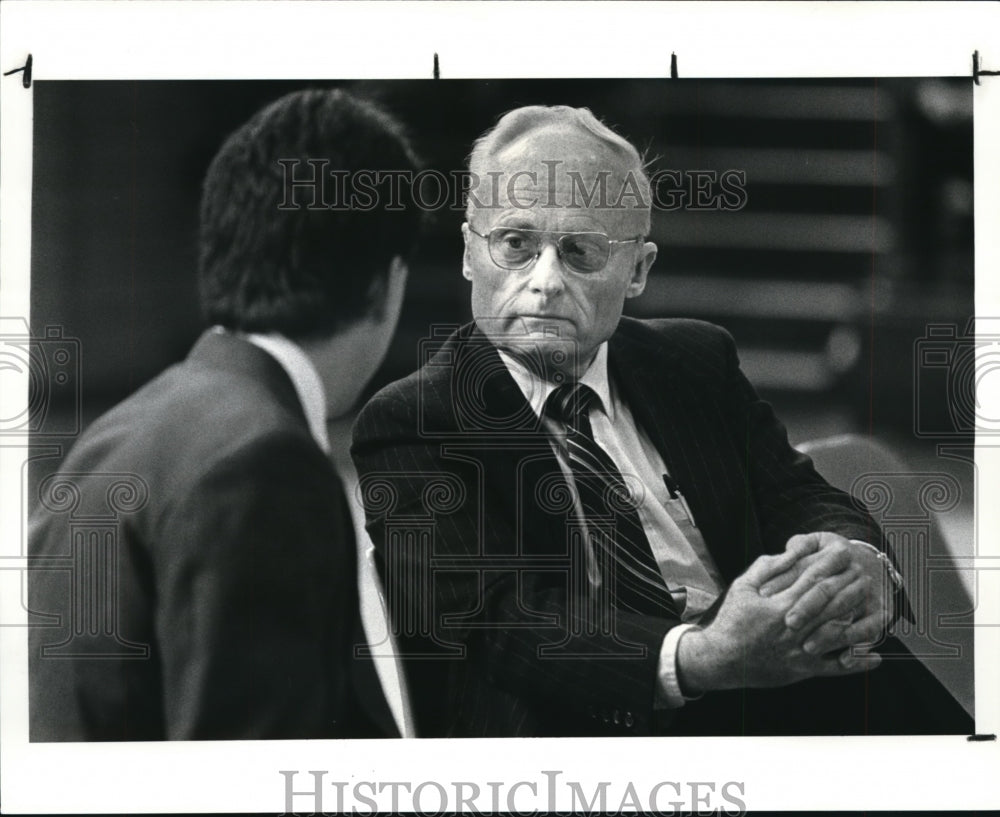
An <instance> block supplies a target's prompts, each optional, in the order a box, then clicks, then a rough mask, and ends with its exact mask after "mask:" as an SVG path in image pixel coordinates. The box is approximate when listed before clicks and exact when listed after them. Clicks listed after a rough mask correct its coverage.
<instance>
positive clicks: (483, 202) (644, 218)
mask: <svg viewBox="0 0 1000 817" xmlns="http://www.w3.org/2000/svg"><path fill="white" fill-rule="evenodd" d="M469 170H470V172H471V173H472V176H473V179H472V187H471V188H470V191H469V193H470V195H469V201H468V207H467V210H466V217H467V218H468V220H469V221H470V222H472V221H473V218H474V214H475V212H476V210H477V209H483V208H484V207H490V206H494V207H495V206H496V205H499V206H500V207H510V206H513V207H518V208H522V209H531V208H534V207H542V208H545V209H564V210H574V209H583V208H595V209H602V210H607V211H609V212H612V211H620V212H618V215H619V216H620V217H622V218H620V219H616V220H620V221H622V223H623V225H628V228H629V229H634V230H635V231H637V232H640V233H641V234H643V235H645V234H648V232H649V209H650V203H651V193H650V187H649V179H648V178H647V176H646V174H645V171H644V170H643V167H642V158H641V157H640V155H639V152H638V151H637V150H636V149H635V148H634V147H633V146H632V145H631V144H630V143H629V142H628V141H627V140H626V139H624V138H622V137H621V136H619V135H618V134H617V133H615V132H614V131H613V130H611V129H610V128H608V127H607V126H606V125H604V124H603V123H602V122H601V121H600V120H598V119H597V117H595V116H594V115H593V114H592V113H591V112H590V111H589V110H587V109H586V108H570V107H567V106H565V105H557V106H552V107H546V106H541V105H533V106H529V107H525V108H517V109H516V110H513V111H510V112H509V113H507V114H505V115H504V116H503V117H501V118H500V121H499V122H497V124H496V126H495V127H494V128H492V129H491V130H489V131H487V132H486V133H485V134H484V135H483V136H482V137H480V138H479V139H478V140H477V141H476V142H475V144H474V145H473V148H472V152H471V154H470V156H469Z"/></svg>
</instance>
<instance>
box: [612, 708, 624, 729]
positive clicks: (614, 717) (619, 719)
mask: <svg viewBox="0 0 1000 817" xmlns="http://www.w3.org/2000/svg"><path fill="white" fill-rule="evenodd" d="M611 719H612V720H613V721H614V722H615V726H617V725H618V724H620V723H621V722H622V713H621V712H619V711H618V710H617V709H616V710H615V714H614V715H612V716H611Z"/></svg>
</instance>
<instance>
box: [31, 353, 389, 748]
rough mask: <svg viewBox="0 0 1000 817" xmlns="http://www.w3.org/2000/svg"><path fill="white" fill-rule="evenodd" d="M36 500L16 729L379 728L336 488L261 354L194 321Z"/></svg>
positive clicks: (50, 736)
mask: <svg viewBox="0 0 1000 817" xmlns="http://www.w3.org/2000/svg"><path fill="white" fill-rule="evenodd" d="M116 483H117V484H118V485H119V487H118V488H116V489H115V488H112V487H111V486H112V485H113V484H116ZM123 486H127V487H123ZM40 495H41V502H42V504H41V505H40V506H39V510H38V512H37V513H36V514H35V515H34V517H33V519H32V521H31V531H30V554H31V568H32V569H31V570H30V592H29V605H30V609H31V611H32V613H33V615H34V616H35V617H36V622H44V623H47V624H48V625H49V626H44V627H42V626H36V627H34V628H32V630H31V655H30V688H31V698H30V707H31V710H30V723H31V739H32V740H41V741H46V740H157V739H166V738H169V739H232V738H246V739H264V738H333V737H350V736H377V735H380V734H382V733H383V729H392V728H393V727H392V726H391V725H390V724H391V716H388V710H387V709H385V703H384V701H383V700H380V695H379V693H378V692H377V691H376V692H374V694H373V698H374V700H375V702H376V705H377V706H378V705H380V706H381V709H379V710H378V712H377V713H376V714H375V715H374V716H373V717H374V719H375V721H379V722H380V724H381V725H380V726H376V725H375V722H374V721H373V720H372V719H371V718H370V717H369V716H368V715H367V714H365V713H363V712H362V711H361V709H362V708H361V706H360V705H359V701H358V697H357V693H356V692H355V686H356V684H355V683H353V682H352V681H351V674H352V671H353V670H354V668H355V665H356V663H357V662H355V661H354V660H352V648H353V645H354V644H355V643H356V642H357V641H358V640H359V633H360V626H359V624H358V621H359V613H358V602H357V589H356V553H355V540H354V535H353V530H352V527H351V522H350V514H349V511H348V508H347V507H346V505H345V502H346V500H345V497H344V494H343V491H342V489H341V485H340V481H339V479H338V477H337V475H336V473H335V472H334V470H333V467H332V465H331V464H330V462H329V461H328V460H327V457H326V456H325V455H324V454H323V452H322V451H321V450H320V448H319V447H318V446H317V445H316V443H315V442H314V440H313V438H312V437H311V436H310V433H309V428H308V426H307V423H306V419H305V415H304V414H303V410H302V406H301V404H300V402H299V400H298V397H297V395H296V393H295V390H294V387H293V385H292V382H291V380H290V379H289V377H288V375H287V374H286V372H285V371H284V370H283V369H282V368H281V366H280V365H279V364H278V363H277V361H276V360H274V359H273V358H272V357H271V356H270V355H268V354H267V353H265V352H264V351H262V350H261V349H259V348H257V347H255V346H253V345H252V344H250V343H248V342H246V341H243V340H240V339H238V338H236V337H233V336H229V335H222V334H216V333H206V334H205V335H204V336H203V337H202V338H201V339H200V340H199V341H198V343H197V345H196V346H195V347H194V349H193V350H192V352H191V354H190V356H189V357H188V359H187V360H186V361H184V362H183V363H181V364H179V365H177V366H174V367H172V368H170V369H168V370H167V371H166V372H164V373H163V374H162V375H160V376H159V377H158V378H156V379H155V380H153V381H152V382H151V383H149V384H148V385H146V386H145V387H144V388H142V389H141V390H140V391H138V392H137V393H136V394H134V395H132V396H131V397H130V398H128V399H127V400H125V401H124V402H123V403H121V404H120V405H118V406H117V407H115V408H114V409H112V410H111V411H110V412H108V413H107V414H106V415H104V416H103V417H101V418H100V419H98V420H97V421H96V422H95V423H94V424H93V425H92V426H91V427H90V428H88V429H87V431H86V433H84V434H83V436H82V437H81V438H80V440H79V441H78V442H77V444H76V445H75V446H74V448H73V449H72V451H71V452H70V454H69V456H68V457H67V459H66V461H65V462H64V463H63V465H62V467H61V470H60V474H59V475H57V476H55V477H53V478H50V479H49V480H46V481H44V482H43V483H42V484H41V486H40ZM370 671H371V668H370V666H369V667H368V670H367V672H369V673H370ZM369 679H374V674H373V673H372V674H371V675H370V676H368V678H366V680H365V683H366V684H367V683H368V682H369ZM374 683H375V690H378V689H379V687H378V686H377V681H375V682H374ZM386 717H388V721H386V720H385V718H386Z"/></svg>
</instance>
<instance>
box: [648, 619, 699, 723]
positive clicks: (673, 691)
mask: <svg viewBox="0 0 1000 817" xmlns="http://www.w3.org/2000/svg"><path fill="white" fill-rule="evenodd" d="M697 626H698V625H697V624H678V625H677V626H676V627H672V628H671V629H670V630H668V631H667V635H666V637H665V638H664V639H663V646H662V647H660V665H659V668H658V669H657V679H658V680H659V683H658V684H657V685H656V695H655V696H654V698H653V709H679V708H680V707H682V706H684V702H685V701H693V700H695V698H693V697H691V698H687V697H685V696H684V693H683V692H681V685H680V682H679V681H678V680H677V645H678V644H679V643H680V640H681V637H682V636H683V635H684V633H686V632H688V630H692V629H694V628H695V627H697ZM698 697H700V696H698Z"/></svg>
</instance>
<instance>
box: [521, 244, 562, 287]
mask: <svg viewBox="0 0 1000 817" xmlns="http://www.w3.org/2000/svg"><path fill="white" fill-rule="evenodd" d="M528 285H529V286H530V287H531V289H532V290H533V291H535V292H542V293H545V294H547V295H548V294H552V293H555V292H560V291H562V288H563V285H564V281H563V268H562V261H560V260H559V253H558V252H557V251H556V248H555V245H554V244H546V245H545V246H543V247H542V250H541V252H540V253H539V254H538V258H536V259H535V263H534V264H532V265H531V268H530V277H529V279H528Z"/></svg>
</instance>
